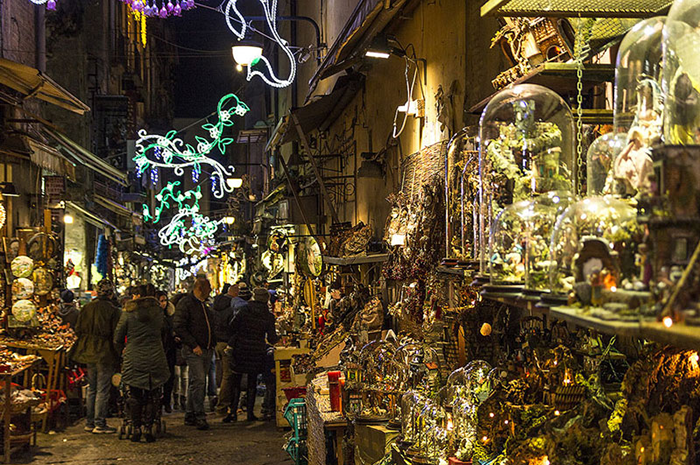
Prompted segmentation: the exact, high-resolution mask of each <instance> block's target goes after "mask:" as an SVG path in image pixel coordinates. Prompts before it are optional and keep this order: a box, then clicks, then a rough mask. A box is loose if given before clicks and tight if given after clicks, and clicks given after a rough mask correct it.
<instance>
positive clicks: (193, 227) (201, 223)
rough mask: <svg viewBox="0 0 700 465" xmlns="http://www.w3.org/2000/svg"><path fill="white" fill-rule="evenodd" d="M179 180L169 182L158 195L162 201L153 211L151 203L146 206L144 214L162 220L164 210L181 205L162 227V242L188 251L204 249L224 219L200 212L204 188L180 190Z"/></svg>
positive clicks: (160, 234)
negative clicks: (215, 218) (150, 207)
mask: <svg viewBox="0 0 700 465" xmlns="http://www.w3.org/2000/svg"><path fill="white" fill-rule="evenodd" d="M179 185H180V182H179V181H176V182H169V183H168V185H167V186H166V187H165V188H163V190H161V191H160V192H159V193H158V194H157V195H156V200H157V201H158V205H157V206H156V208H155V209H154V210H153V214H151V212H150V209H149V208H148V205H144V206H143V218H144V220H145V221H150V222H152V223H153V224H157V223H158V222H160V219H161V215H162V214H163V211H165V210H168V209H170V208H171V207H172V206H177V208H178V212H177V213H176V214H175V216H173V218H172V219H171V220H170V222H169V223H168V224H167V225H165V226H164V227H162V228H161V229H160V230H159V231H158V237H159V238H160V243H161V245H163V246H166V247H173V246H177V247H179V249H180V251H182V252H183V253H186V254H190V253H194V252H197V251H200V252H201V251H202V250H204V249H205V248H206V246H207V245H208V244H207V243H208V242H209V241H210V240H213V238H214V234H216V231H217V230H218V229H219V225H220V224H222V223H223V220H218V221H215V220H212V219H210V218H209V217H206V216H204V215H202V214H201V213H199V200H200V199H201V198H202V189H201V187H200V186H197V189H195V190H188V191H185V192H182V191H180V190H176V188H177V187H178V186H179Z"/></svg>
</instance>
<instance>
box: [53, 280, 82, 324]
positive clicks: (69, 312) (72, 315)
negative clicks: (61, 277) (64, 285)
mask: <svg viewBox="0 0 700 465" xmlns="http://www.w3.org/2000/svg"><path fill="white" fill-rule="evenodd" d="M78 313H80V310H79V309H78V303H77V302H76V301H75V294H73V291H71V290H70V289H65V290H63V291H62V292H61V304H60V305H59V306H58V316H59V318H61V324H62V325H65V326H68V327H70V328H75V324H76V323H77V322H78Z"/></svg>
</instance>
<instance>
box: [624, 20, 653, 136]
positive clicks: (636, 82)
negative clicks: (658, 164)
mask: <svg viewBox="0 0 700 465" xmlns="http://www.w3.org/2000/svg"><path fill="white" fill-rule="evenodd" d="M665 22H666V17H665V16H656V17H653V18H648V19H645V20H644V21H640V22H639V23H637V24H636V25H635V26H634V27H633V28H632V29H630V31H629V32H628V33H627V34H626V35H625V37H624V39H623V40H622V42H621V43H620V48H619V51H618V53H617V63H616V66H615V109H614V127H615V128H614V133H616V134H619V133H624V134H627V133H628V132H629V130H630V129H631V128H632V127H634V126H639V127H643V128H644V129H645V130H646V131H647V132H648V133H649V134H648V135H647V136H646V138H647V139H658V138H659V137H660V136H661V125H662V124H661V123H662V110H663V102H662V98H661V97H662V95H661V87H660V85H659V83H660V82H661V70H662V66H661V63H662V47H661V42H662V38H663V29H664V24H665Z"/></svg>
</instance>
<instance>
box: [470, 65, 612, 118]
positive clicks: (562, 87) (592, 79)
mask: <svg viewBox="0 0 700 465" xmlns="http://www.w3.org/2000/svg"><path fill="white" fill-rule="evenodd" d="M576 72H577V66H576V64H575V63H543V64H541V65H539V66H537V67H536V68H534V69H533V70H532V71H530V72H529V73H527V74H526V75H525V76H523V77H521V78H519V79H517V80H515V81H514V82H513V83H512V84H511V86H514V85H517V84H525V83H527V84H538V85H541V86H544V87H547V88H549V89H552V90H555V91H557V92H567V91H568V92H574V91H576ZM614 79H615V66H613V65H611V64H598V63H593V64H586V65H585V66H584V68H583V88H584V92H585V91H586V90H587V89H590V88H591V87H593V86H596V85H600V84H601V83H603V82H612V81H613V80H614ZM497 93H498V91H496V92H494V93H493V94H491V95H489V96H488V97H487V98H485V99H483V100H482V101H480V102H479V103H477V104H476V105H474V106H473V107H471V108H470V109H469V113H471V114H475V115H478V114H481V111H482V110H483V109H484V107H485V106H486V105H487V104H488V103H489V102H490V101H491V99H492V98H493V97H494V95H496V94H497ZM611 119H612V110H588V109H584V110H583V120H584V122H586V121H587V122H589V123H591V122H599V120H600V122H601V123H602V122H605V121H609V120H611ZM594 120H595V121H594Z"/></svg>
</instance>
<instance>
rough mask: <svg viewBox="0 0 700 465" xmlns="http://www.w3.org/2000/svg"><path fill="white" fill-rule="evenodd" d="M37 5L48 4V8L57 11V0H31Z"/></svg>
mask: <svg viewBox="0 0 700 465" xmlns="http://www.w3.org/2000/svg"><path fill="white" fill-rule="evenodd" d="M29 1H30V2H32V3H33V4H35V5H46V9H47V10H51V11H56V0H29Z"/></svg>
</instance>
